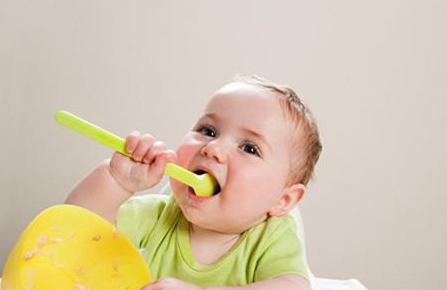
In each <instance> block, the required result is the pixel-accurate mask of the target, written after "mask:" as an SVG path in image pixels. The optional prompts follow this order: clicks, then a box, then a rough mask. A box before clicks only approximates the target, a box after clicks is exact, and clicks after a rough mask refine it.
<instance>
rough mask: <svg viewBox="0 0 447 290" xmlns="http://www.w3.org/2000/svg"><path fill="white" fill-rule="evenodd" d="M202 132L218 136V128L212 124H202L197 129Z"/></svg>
mask: <svg viewBox="0 0 447 290" xmlns="http://www.w3.org/2000/svg"><path fill="white" fill-rule="evenodd" d="M197 131H198V132H199V133H200V134H202V135H204V136H208V137H212V138H214V137H216V135H217V134H216V130H215V129H214V128H213V127H211V126H202V127H200V128H199V129H198V130H197Z"/></svg>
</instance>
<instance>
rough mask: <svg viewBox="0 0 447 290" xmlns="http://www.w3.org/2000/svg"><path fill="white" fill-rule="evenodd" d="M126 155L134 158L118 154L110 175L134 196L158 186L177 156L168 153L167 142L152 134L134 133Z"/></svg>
mask: <svg viewBox="0 0 447 290" xmlns="http://www.w3.org/2000/svg"><path fill="white" fill-rule="evenodd" d="M126 151H127V152H129V153H131V154H132V158H129V157H126V156H124V155H122V154H120V153H117V152H115V153H114V154H113V156H112V159H111V160H110V163H109V164H110V172H111V174H112V176H113V177H114V178H115V179H116V181H117V182H118V183H119V184H120V185H121V186H122V187H123V188H124V189H125V190H127V191H129V192H130V193H134V192H137V191H142V190H145V189H148V188H151V187H153V186H155V185H156V184H158V183H159V182H160V180H161V179H162V177H163V174H164V171H165V167H166V163H168V162H173V161H174V160H175V158H176V154H175V152H174V151H172V150H166V146H165V144H164V143H163V142H160V141H155V140H154V138H153V137H152V136H151V135H149V134H143V135H141V134H140V133H139V132H137V131H134V132H132V133H130V134H129V135H127V137H126Z"/></svg>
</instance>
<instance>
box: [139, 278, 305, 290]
mask: <svg viewBox="0 0 447 290" xmlns="http://www.w3.org/2000/svg"><path fill="white" fill-rule="evenodd" d="M236 289H240V290H271V289H281V290H310V285H309V282H308V281H307V280H306V279H304V278H303V277H301V276H299V275H282V276H278V277H276V278H273V279H269V280H265V281H260V282H256V283H253V284H249V285H245V286H238V287H206V288H204V289H202V288H200V287H199V286H196V285H193V284H189V283H186V282H183V281H180V280H177V279H174V278H165V279H160V280H157V281H155V282H154V283H152V284H149V285H147V286H145V287H143V289H141V290H236Z"/></svg>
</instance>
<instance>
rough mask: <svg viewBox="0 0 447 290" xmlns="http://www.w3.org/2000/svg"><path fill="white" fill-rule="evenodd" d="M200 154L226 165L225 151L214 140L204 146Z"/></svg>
mask: <svg viewBox="0 0 447 290" xmlns="http://www.w3.org/2000/svg"><path fill="white" fill-rule="evenodd" d="M200 152H201V153H202V154H203V155H205V156H208V157H210V158H214V159H215V160H216V161H217V162H219V163H226V162H227V159H228V154H227V149H226V148H225V147H224V146H222V144H219V142H217V141H216V140H214V141H212V142H209V143H208V144H206V145H205V146H204V147H203V148H202V150H201V151H200Z"/></svg>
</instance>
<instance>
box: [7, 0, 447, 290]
mask: <svg viewBox="0 0 447 290" xmlns="http://www.w3.org/2000/svg"><path fill="white" fill-rule="evenodd" d="M446 51H447V2H445V1H435V0H429V1H394V0H393V1H360V0H358V1H347V0H342V1H259V0H257V1H256V0H248V1H228V0H227V1H203V0H202V1H105V0H104V1H91V0H90V1H85V0H84V1H51V0H40V1H31V0H0V108H1V111H0V112H1V113H0V138H1V150H0V269H1V267H3V265H4V261H5V259H6V257H7V254H8V252H9V251H10V249H11V247H12V245H13V244H14V242H15V241H16V239H17V238H18V235H19V234H20V232H21V231H22V229H23V228H24V226H25V225H26V224H27V223H28V222H29V221H30V220H31V219H32V218H33V217H34V216H35V215H36V214H37V213H38V212H40V211H41V210H43V209H44V208H46V207H48V206H50V205H53V204H56V203H61V202H62V201H63V200H64V198H65V196H66V195H67V194H68V192H69V191H70V189H71V188H72V187H73V186H74V185H75V184H76V182H77V181H79V180H80V179H81V178H82V177H83V176H84V175H85V174H86V173H87V172H88V171H89V170H90V169H91V168H93V166H95V165H96V164H97V163H98V162H100V161H101V160H102V159H104V158H107V157H108V156H109V155H110V153H111V152H110V150H108V149H107V148H104V147H101V146H100V145H97V144H95V143H93V142H91V141H89V140H87V139H84V138H82V137H80V136H78V135H75V134H73V133H71V132H68V131H67V130H65V129H63V128H62V127H61V126H59V125H56V124H55V122H54V121H53V113H54V112H55V111H56V110H58V109H66V110H70V111H72V112H74V113H76V114H78V115H80V116H83V117H84V118H86V119H88V120H91V121H92V122H95V123H97V124H98V125H100V126H103V127H105V128H108V129H109V130H111V131H114V132H115V133H117V134H120V135H122V136H124V135H125V134H126V133H127V132H128V131H130V130H132V129H138V130H141V131H145V132H150V133H152V134H153V135H155V136H157V137H158V138H160V139H162V140H164V141H166V143H167V144H168V145H169V147H172V148H176V146H177V145H178V144H179V142H180V140H181V138H182V137H183V134H184V133H185V132H186V131H187V130H188V129H189V128H190V126H191V125H192V124H193V122H194V121H195V118H196V117H197V116H198V114H199V113H200V112H201V111H202V109H203V107H204V105H205V103H206V101H207V99H208V98H209V96H210V95H211V94H212V93H213V92H214V91H215V90H216V89H218V88H219V87H220V86H221V85H223V84H224V83H225V82H227V81H228V80H230V79H231V78H232V76H233V75H234V74H236V73H238V72H240V73H256V74H259V75H262V76H264V77H266V78H269V79H271V80H273V81H277V82H281V83H286V84H289V85H291V86H293V87H294V88H295V89H296V90H297V91H298V92H299V94H300V95H301V96H302V97H303V99H304V100H306V101H307V103H308V104H309V105H310V107H311V108H312V110H313V112H314V114H315V115H316V117H317V119H318V122H319V125H320V128H321V135H322V138H323V142H324V151H323V154H322V156H321V160H320V163H319V165H318V169H317V180H316V181H315V182H314V183H313V184H312V186H310V188H309V191H308V194H307V196H306V198H305V200H304V202H303V204H302V211H303V215H304V221H305V225H306V233H307V243H308V247H309V249H308V255H309V262H310V266H311V268H312V269H313V271H314V272H315V274H316V275H317V276H322V277H330V278H350V277H356V278H358V279H359V280H360V281H361V282H363V283H364V284H365V285H366V286H367V287H368V288H370V289H376V290H379V289H446V287H447V275H446V274H447V272H446V270H445V269H446V264H447V254H446V250H445V245H446V221H447V214H446V211H445V207H446V205H447V186H446V182H445V177H446V172H447V171H446V166H447V153H446V149H447V134H446V125H447V113H446V112H445V111H446V108H447V100H446V97H447V53H446Z"/></svg>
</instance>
